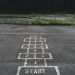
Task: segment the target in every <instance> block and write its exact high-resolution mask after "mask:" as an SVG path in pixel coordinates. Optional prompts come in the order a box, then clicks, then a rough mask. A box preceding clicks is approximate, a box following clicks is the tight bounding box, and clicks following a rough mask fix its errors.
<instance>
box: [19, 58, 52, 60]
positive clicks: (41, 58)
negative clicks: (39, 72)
mask: <svg viewBox="0 0 75 75" xmlns="http://www.w3.org/2000/svg"><path fill="white" fill-rule="evenodd" d="M18 59H20V60H25V59H51V58H18Z"/></svg>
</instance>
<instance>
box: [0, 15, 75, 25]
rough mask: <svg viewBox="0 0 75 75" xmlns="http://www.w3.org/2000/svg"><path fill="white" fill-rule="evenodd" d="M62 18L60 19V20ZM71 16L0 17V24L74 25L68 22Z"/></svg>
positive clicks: (70, 21)
mask: <svg viewBox="0 0 75 75" xmlns="http://www.w3.org/2000/svg"><path fill="white" fill-rule="evenodd" d="M61 18H62V19H61ZM71 18H74V16H73V15H70V14H68V15H65V16H64V18H63V17H60V15H58V16H57V15H38V14H30V15H10V14H8V15H0V24H16V25H17V24H19V25H75V22H74V21H72V20H70V19H71Z"/></svg>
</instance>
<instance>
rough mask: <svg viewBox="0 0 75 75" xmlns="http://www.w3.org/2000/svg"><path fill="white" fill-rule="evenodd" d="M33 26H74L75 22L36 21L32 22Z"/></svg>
mask: <svg viewBox="0 0 75 75" xmlns="http://www.w3.org/2000/svg"><path fill="white" fill-rule="evenodd" d="M31 24H32V25H74V24H75V22H72V21H68V20H55V19H54V20H45V19H36V20H34V21H32V22H31Z"/></svg>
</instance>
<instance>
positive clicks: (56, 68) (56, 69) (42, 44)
mask: <svg viewBox="0 0 75 75" xmlns="http://www.w3.org/2000/svg"><path fill="white" fill-rule="evenodd" d="M36 39H38V40H39V39H40V41H39V42H41V44H36V42H38V41H37V40H36ZM27 40H29V41H27ZM31 40H34V41H31ZM23 42H29V44H22V46H21V49H27V53H19V56H18V59H24V60H25V62H24V66H19V67H18V71H17V75H19V73H20V71H21V68H27V67H32V68H34V67H36V68H39V67H41V68H45V67H49V68H54V69H55V71H56V73H57V75H60V72H59V69H58V66H47V61H46V59H53V57H52V55H51V53H46V52H44V49H48V45H47V44H44V42H46V39H45V38H42V37H41V36H30V38H25V39H24V40H23ZM30 42H34V43H35V44H31V43H30ZM24 45H27V48H26V47H25V48H24ZM31 45H33V46H34V48H31V47H30V46H31ZM37 45H40V46H41V47H40V48H39V47H36V46H37ZM44 45H45V46H46V48H45V47H44ZM30 49H35V53H29V50H30ZM36 49H42V53H43V55H44V54H48V55H49V58H48V57H47V58H45V57H44V58H37V57H36ZM21 54H26V55H27V57H28V55H29V54H33V55H34V57H33V58H29V57H28V58H26V57H25V58H21ZM38 54H41V53H40V52H39V53H38ZM28 59H44V63H45V65H44V66H39V65H38V66H37V65H36V64H37V62H36V61H35V66H26V64H27V60H28Z"/></svg>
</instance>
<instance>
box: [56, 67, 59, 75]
mask: <svg viewBox="0 0 75 75" xmlns="http://www.w3.org/2000/svg"><path fill="white" fill-rule="evenodd" d="M55 69H56V73H57V75H60V72H59V69H58V66H55Z"/></svg>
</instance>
